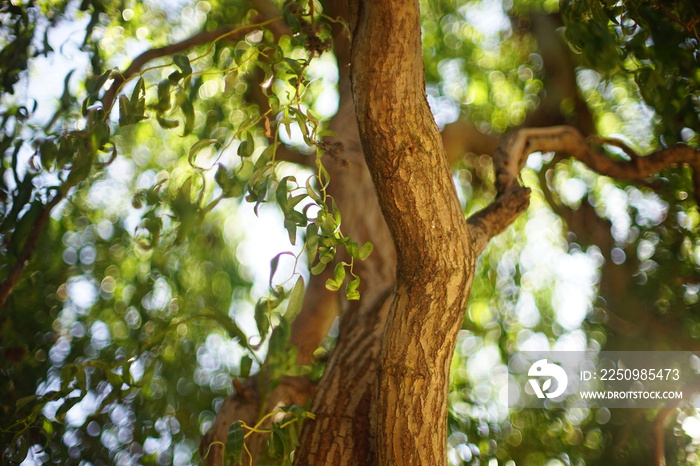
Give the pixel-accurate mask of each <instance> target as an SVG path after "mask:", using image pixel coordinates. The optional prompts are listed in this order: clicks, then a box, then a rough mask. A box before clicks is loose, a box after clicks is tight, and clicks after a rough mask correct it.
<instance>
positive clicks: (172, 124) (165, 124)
mask: <svg viewBox="0 0 700 466" xmlns="http://www.w3.org/2000/svg"><path fill="white" fill-rule="evenodd" d="M156 120H157V121H158V124H159V125H160V127H161V128H163V129H173V128H177V127H178V126H180V122H179V121H177V120H166V119H165V118H161V117H156Z"/></svg>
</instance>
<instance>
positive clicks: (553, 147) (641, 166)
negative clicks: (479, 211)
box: [494, 126, 700, 200]
mask: <svg viewBox="0 0 700 466" xmlns="http://www.w3.org/2000/svg"><path fill="white" fill-rule="evenodd" d="M598 140H599V141H600V142H601V143H603V144H610V142H609V141H608V140H605V139H598ZM615 146H617V147H620V144H619V143H616V144H615ZM627 151H628V152H629V151H631V150H630V149H629V148H628V149H627ZM533 152H560V153H565V154H568V155H569V156H571V157H574V158H576V159H578V160H579V161H581V162H583V163H585V164H586V165H587V166H588V167H589V168H590V169H592V170H593V171H596V172H598V173H599V174H601V175H605V176H609V177H611V178H618V179H629V180H643V179H645V178H646V177H648V176H649V175H652V174H654V173H658V172H659V171H661V170H663V169H665V168H669V167H671V166H674V165H679V164H687V165H690V166H691V167H693V168H694V167H695V166H696V165H698V163H699V161H700V150H698V149H694V148H692V147H688V146H684V145H677V146H673V147H667V148H664V149H661V150H658V151H655V152H652V153H651V154H649V155H647V156H645V157H640V156H636V154H634V155H635V156H633V157H632V159H631V160H629V161H617V160H613V159H611V158H609V157H607V156H606V155H604V154H601V153H600V152H597V151H595V150H593V149H592V148H591V147H590V146H589V145H588V140H587V139H586V138H584V137H583V136H582V135H581V133H580V132H579V131H578V130H577V129H576V128H574V127H572V126H553V127H551V128H524V129H520V130H518V131H516V132H515V133H513V134H512V135H511V136H510V137H509V138H508V140H507V141H506V142H505V144H502V145H501V147H500V148H499V150H498V151H497V153H496V154H494V164H495V169H496V189H497V190H498V191H499V192H505V191H506V190H508V189H509V188H510V187H512V186H516V185H517V177H518V174H519V173H520V169H522V167H523V166H524V165H525V162H526V160H527V157H528V155H530V154H531V153H533ZM695 184H696V186H695V193H696V199H698V200H700V191H699V188H700V186H699V185H698V183H695Z"/></svg>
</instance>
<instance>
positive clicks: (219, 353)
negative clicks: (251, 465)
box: [0, 0, 700, 465]
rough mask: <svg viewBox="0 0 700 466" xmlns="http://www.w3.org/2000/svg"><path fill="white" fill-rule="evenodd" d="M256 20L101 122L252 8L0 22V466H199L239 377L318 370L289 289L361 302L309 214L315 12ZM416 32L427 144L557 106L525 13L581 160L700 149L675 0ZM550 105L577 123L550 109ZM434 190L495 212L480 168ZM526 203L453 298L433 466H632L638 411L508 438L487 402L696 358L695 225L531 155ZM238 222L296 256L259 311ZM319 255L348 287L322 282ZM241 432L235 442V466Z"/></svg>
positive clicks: (287, 428)
mask: <svg viewBox="0 0 700 466" xmlns="http://www.w3.org/2000/svg"><path fill="white" fill-rule="evenodd" d="M273 3H275V4H276V5H277V6H278V7H280V8H282V10H281V11H282V15H283V18H284V21H285V23H286V25H287V26H288V27H290V28H291V33H290V34H288V35H280V36H275V34H274V33H273V32H272V31H271V30H269V29H268V28H267V27H266V26H267V25H266V24H261V25H259V26H258V27H257V28H255V30H254V31H252V32H249V33H248V34H246V35H237V34H233V33H232V34H230V35H229V36H224V35H222V36H220V37H219V38H218V39H216V40H215V41H210V42H207V43H203V44H200V45H197V46H195V47H193V48H191V49H187V50H184V51H181V52H178V53H176V54H172V55H166V56H163V57H159V58H157V59H156V60H153V61H151V62H149V63H148V65H147V66H146V68H144V69H143V71H142V72H140V73H138V74H136V75H134V76H130V77H129V78H130V79H129V80H128V81H127V82H126V83H125V84H124V85H123V86H122V87H121V88H120V89H119V92H118V94H117V97H116V99H115V100H114V102H113V105H112V106H111V108H104V102H103V100H102V99H104V98H105V95H106V92H107V91H108V89H109V88H110V87H111V86H112V85H113V83H114V82H115V81H114V77H115V75H114V74H113V72H114V70H117V69H119V70H122V71H123V70H125V69H126V67H127V66H128V64H129V63H130V62H131V60H132V59H133V58H134V57H135V56H137V55H138V53H139V52H141V51H143V50H147V49H150V48H158V47H163V46H165V45H168V44H174V43H177V42H179V41H181V40H183V39H185V38H187V37H190V36H192V35H194V34H197V33H198V32H200V31H213V30H217V29H218V28H219V27H222V26H227V25H248V24H254V23H255V21H256V19H255V18H256V16H255V14H254V12H253V9H252V7H251V5H249V4H247V3H246V2H241V1H238V0H211V1H198V2H178V4H177V5H172V6H171V5H160V4H157V3H156V2H152V1H136V0H121V1H116V2H111V1H110V2H104V1H101V0H92V1H91V0H83V1H82V2H77V1H76V2H71V1H67V2H66V1H54V0H44V1H39V0H35V1H17V2H3V3H2V6H0V18H1V19H2V23H3V26H4V27H3V29H2V31H0V44H2V51H0V78H1V79H0V81H1V82H2V96H1V97H0V151H1V153H2V164H1V165H0V201H2V206H1V207H0V239H1V240H2V241H1V247H0V256H1V258H0V264H1V265H0V281H5V280H7V279H8V277H9V276H10V274H11V273H12V270H13V267H16V265H15V264H17V262H18V260H19V259H21V258H22V257H23V256H22V254H23V252H29V253H30V258H31V260H30V261H29V262H28V265H27V268H26V269H25V270H24V271H23V273H22V278H21V280H20V281H19V282H18V283H17V286H16V288H15V289H14V292H13V293H12V295H11V296H10V298H9V300H8V301H7V303H6V304H5V306H4V307H2V309H0V351H1V352H2V356H3V357H1V358H0V387H1V388H0V393H1V394H2V397H0V445H3V450H2V455H3V456H2V458H3V461H7V462H10V461H21V460H22V459H23V458H24V457H25V456H27V454H29V455H30V457H31V458H33V459H34V461H35V462H49V461H50V462H58V461H61V462H65V463H67V464H74V463H75V464H79V463H80V462H81V461H89V462H90V463H92V464H113V463H117V464H132V463H137V462H138V463H143V464H169V463H176V464H186V463H188V462H191V461H197V460H199V452H198V449H197V445H198V442H199V436H200V435H201V434H202V433H203V432H205V431H206V430H207V429H208V427H209V426H210V425H211V422H212V420H213V418H214V416H215V412H216V410H217V408H218V407H219V406H220V404H221V402H222V400H223V399H224V397H225V396H227V395H228V394H229V393H231V392H232V390H233V387H232V380H233V379H234V378H236V379H243V378H247V377H251V376H252V377H256V376H257V375H258V374H260V367H261V366H262V365H263V364H266V365H267V372H266V376H265V377H260V383H261V384H263V385H267V387H268V388H270V387H272V386H273V385H274V384H275V383H277V382H278V381H279V379H280V378H281V377H282V376H284V375H286V374H299V373H308V372H309V371H310V370H311V369H310V368H309V367H299V366H296V365H295V364H294V361H295V357H294V350H293V348H289V346H288V345H287V342H286V339H287V337H288V334H289V325H290V323H291V321H292V320H293V318H294V316H295V315H296V313H298V311H299V308H300V305H301V300H302V298H303V291H304V288H303V287H304V278H303V275H301V274H300V273H299V272H300V271H301V268H302V266H303V264H309V265H310V268H311V272H312V273H316V274H318V273H320V272H321V271H322V270H323V269H324V268H325V267H326V266H327V265H328V264H332V266H333V267H334V269H333V277H332V278H330V279H329V280H328V281H327V287H328V288H330V289H343V290H344V292H345V296H346V297H347V298H348V299H357V298H359V294H358V292H357V290H358V287H359V277H357V276H356V275H354V273H353V263H354V260H361V259H364V258H366V257H367V255H368V254H370V253H371V249H372V246H371V244H370V243H367V244H365V245H360V244H357V243H355V242H353V241H352V240H351V239H350V238H348V237H346V236H344V235H343V234H342V232H341V230H340V224H341V220H342V218H341V215H342V213H341V212H338V210H337V208H336V207H335V204H334V202H333V200H332V198H330V196H328V195H327V193H326V190H325V188H326V187H327V185H328V183H329V182H330V180H329V179H328V173H327V172H326V171H325V169H324V167H323V161H324V160H325V159H324V150H325V149H327V147H328V146H327V145H325V144H324V143H323V142H322V138H323V137H324V136H327V135H329V133H328V132H327V131H326V130H325V127H326V125H327V122H328V119H329V118H330V117H332V113H333V110H332V109H331V110H329V108H328V107H329V106H330V107H332V105H329V104H328V93H329V89H330V91H333V90H334V89H333V87H334V85H335V83H334V81H333V78H332V75H333V74H334V73H337V71H336V70H337V65H336V64H335V63H334V61H333V60H332V59H330V60H329V59H328V57H329V56H330V55H332V51H331V50H327V49H328V47H329V38H330V34H329V18H327V17H325V16H324V15H323V13H322V9H321V5H319V4H318V3H313V4H309V3H308V2H301V3H300V4H297V3H293V2H286V3H285V4H284V5H281V4H279V2H273ZM312 6H313V13H312V9H311V8H310V7H312ZM421 7H422V11H423V21H422V27H423V40H424V53H425V62H426V78H427V88H428V94H429V97H430V99H431V104H432V106H433V109H434V113H435V114H436V118H437V120H438V122H439V123H440V124H441V125H443V124H445V123H449V122H450V121H453V120H455V119H456V118H457V117H458V116H460V117H461V118H464V119H468V120H470V121H471V122H472V123H473V124H474V125H475V126H476V127H477V128H478V129H479V130H480V131H482V132H484V133H491V134H500V133H503V132H506V131H508V130H510V129H512V128H514V127H516V126H518V125H520V124H522V123H523V122H525V121H526V120H527V118H528V116H530V115H532V114H533V113H534V112H536V111H537V109H538V108H539V107H540V106H541V104H542V103H543V102H544V101H545V99H547V98H552V94H553V93H552V91H551V88H548V87H547V86H549V85H550V83H551V82H552V81H553V80H556V79H557V76H551V75H549V76H548V75H547V70H548V68H547V66H546V65H547V64H546V63H544V56H545V54H544V53H543V52H542V50H541V48H542V46H543V44H541V43H538V41H537V39H536V34H534V31H533V30H532V28H533V26H532V24H533V23H532V22H531V21H530V19H531V15H535V14H539V15H552V16H554V17H557V18H560V19H561V20H563V22H564V29H563V31H564V34H563V35H564V37H566V39H567V40H568V43H569V44H570V47H571V50H572V53H573V54H574V58H575V60H576V62H575V63H576V68H575V70H574V74H575V80H576V84H577V89H578V92H579V96H580V97H581V99H583V101H585V103H586V105H587V108H588V110H589V111H590V112H591V114H592V117H593V119H594V123H595V127H596V129H597V131H598V132H599V134H600V135H602V136H606V137H618V138H622V139H625V140H626V141H629V145H630V146H631V147H633V148H635V149H637V150H639V151H640V152H645V151H649V150H653V149H656V148H659V147H663V146H665V145H670V144H675V143H676V142H684V143H686V144H689V145H692V146H695V147H697V145H698V144H699V143H700V141H699V140H698V131H700V122H699V120H698V115H699V114H700V112H699V110H700V109H699V105H700V100H699V99H700V96H699V84H698V83H699V80H700V73H699V71H698V70H700V67H699V66H698V63H699V61H700V53H699V49H698V47H699V46H698V40H699V38H698V27H699V25H700V12H699V10H698V6H697V3H696V2H693V1H690V0H687V1H676V2H660V1H659V2H645V1H633V0H628V1H623V2H608V1H597V0H581V1H564V2H562V4H561V12H560V11H559V8H560V7H559V5H558V3H557V2H555V1H550V0H518V1H513V2H504V3H501V2H498V1H466V2H455V1H453V0H441V1H431V2H421ZM76 27H77V29H78V30H79V33H78V32H75V28H76ZM553 40H554V39H553ZM51 60H54V61H51ZM52 65H59V66H57V67H56V68H57V69H60V70H63V74H62V75H60V76H58V75H57V74H56V73H55V72H54V71H51V68H50V67H51V66H52ZM73 68H74V69H73ZM84 70H87V71H84ZM49 74H50V76H47V75H49ZM44 87H48V88H51V91H52V92H53V93H52V94H51V95H50V97H46V94H45V93H42V88H44ZM331 94H332V92H331ZM556 107H557V108H558V109H560V110H561V112H562V113H564V114H565V117H566V118H572V117H573V116H574V115H572V114H573V112H574V111H573V108H574V107H572V105H571V101H562V102H558V103H557V106H556ZM283 146H284V147H285V148H292V149H294V150H299V151H300V152H304V153H306V154H309V155H306V157H309V158H310V160H311V161H310V163H309V164H308V165H310V166H312V167H314V171H313V173H311V175H309V173H310V172H309V171H304V170H300V169H292V168H290V165H289V164H280V163H279V162H278V157H277V153H278V149H279V148H280V147H283ZM611 156H618V157H619V156H621V155H620V154H611ZM455 168H456V171H455V181H456V184H457V187H458V191H459V195H460V198H461V199H462V201H463V203H464V209H465V212H473V211H475V210H477V209H479V208H482V207H484V206H485V205H486V204H487V203H488V202H489V200H490V199H491V198H492V196H493V192H494V190H493V175H492V172H493V169H492V166H491V161H490V158H489V157H488V156H486V155H481V154H477V155H475V154H468V155H466V156H465V157H464V159H463V160H461V161H460V162H459V166H457V167H455ZM307 178H308V181H307ZM523 181H524V183H525V184H526V185H527V186H530V187H531V188H533V199H532V207H531V208H530V210H529V211H528V213H527V214H525V215H523V216H522V217H521V218H520V219H519V220H518V221H517V222H516V223H515V225H514V226H513V227H512V228H510V229H509V230H508V231H507V232H505V233H504V234H502V235H500V236H499V237H497V238H495V239H494V240H493V241H492V243H491V244H490V246H489V248H488V250H487V251H486V252H485V253H484V254H483V256H482V259H481V261H480V263H479V268H478V270H477V274H476V276H475V279H474V286H473V290H472V297H471V301H470V304H469V307H468V309H467V314H466V318H465V321H464V328H463V330H462V332H461V334H460V338H459V342H458V347H457V352H456V355H455V358H454V360H453V371H452V374H453V377H452V383H451V389H450V394H449V400H450V417H449V426H450V432H451V434H450V437H449V440H448V441H449V445H450V450H449V455H450V461H451V463H453V464H484V463H486V462H487V461H489V460H490V459H497V460H498V461H499V462H501V463H506V462H507V461H510V460H512V461H515V463H516V464H524V465H530V464H532V465H541V464H549V465H554V464H613V463H615V464H645V463H647V462H648V458H650V455H651V449H652V448H653V441H652V440H651V439H652V437H651V436H652V433H653V426H654V422H655V419H656V416H657V415H658V413H657V412H655V411H652V410H648V411H638V410H607V409H584V408H572V409H566V410H565V409H554V410H522V411H514V412H508V410H507V408H506V407H505V405H504V402H503V399H502V389H503V387H504V386H505V382H506V381H507V377H508V374H507V366H506V364H507V360H508V356H509V355H510V354H511V353H512V352H514V351H518V350H523V349H579V350H585V349H588V350H592V351H598V350H638V349H655V350H694V349H696V348H697V347H698V339H699V338H700V317H699V315H698V311H699V310H700V309H698V302H699V301H700V296H699V294H698V293H700V281H699V280H698V262H699V261H700V257H699V255H700V253H699V252H698V251H700V242H699V238H698V234H697V231H698V230H697V227H698V223H700V213H699V212H698V207H697V205H695V203H694V201H692V199H691V198H692V196H689V193H692V185H691V183H692V181H691V177H690V173H689V171H688V169H687V168H677V169H669V170H666V171H664V172H663V173H660V174H658V175H655V176H654V177H652V178H651V179H650V180H648V182H647V183H645V184H636V185H632V184H629V183H626V182H625V181H624V180H610V179H607V178H603V177H600V176H597V175H595V174H593V173H591V172H590V171H589V170H587V169H586V168H585V167H583V166H581V164H579V163H576V162H571V161H568V160H564V159H561V158H560V157H558V156H552V155H551V154H549V155H547V154H544V155H541V156H540V155H534V156H533V157H532V160H531V162H530V163H529V165H528V168H527V169H526V171H525V172H524V173H523ZM246 203H248V204H250V205H252V206H253V208H254V210H255V212H256V213H257V212H259V211H261V209H266V206H267V205H269V204H274V205H276V206H277V207H276V208H277V209H278V211H279V212H280V213H281V225H280V228H284V229H285V231H286V235H287V236H288V238H289V242H290V243H291V245H292V246H290V245H281V246H280V247H278V248H277V250H284V249H289V251H285V252H282V253H280V254H278V255H276V256H274V257H273V259H272V261H271V263H270V276H269V280H266V281H268V284H269V292H268V293H267V294H265V295H263V296H261V295H260V293H258V292H256V291H255V289H254V288H253V287H252V285H253V283H252V282H253V281H254V280H256V279H257V280H258V281H259V280H260V277H256V276H254V274H253V273H252V272H251V270H249V268H248V267H247V266H246V264H242V263H240V262H239V258H240V257H241V254H240V250H239V248H242V247H243V246H241V242H242V241H243V240H244V239H245V235H246V232H247V231H249V230H250V225H247V224H245V222H246V221H247V220H246V219H247V216H246V214H245V204H246ZM41 219H43V220H41ZM41 221H43V222H44V224H45V227H44V228H43V230H37V225H39V224H40V222H41ZM37 232H40V233H41V235H40V237H38V241H36V245H35V246H32V241H33V240H32V239H31V238H32V235H33V233H37ZM296 243H299V244H296ZM339 250H340V251H345V252H347V254H344V255H343V256H344V257H348V258H349V259H347V260H346V262H339V263H335V262H334V259H335V257H336V255H337V251H339ZM287 260H291V261H292V262H294V265H295V266H296V269H295V271H293V272H292V274H291V276H289V274H288V272H286V271H284V270H283V269H284V266H283V265H284V264H283V263H284V262H285V261H287ZM676 414H677V415H676V416H675V417H673V419H672V421H671V424H670V426H669V427H668V428H667V429H666V430H665V432H666V434H665V436H666V457H667V461H668V464H692V463H694V462H697V461H699V460H698V452H697V445H698V444H699V443H700V432H699V431H698V429H697V428H696V429H695V430H692V429H690V428H688V429H686V428H685V426H692V425H693V422H695V423H697V422H698V415H697V413H696V412H695V411H694V410H690V409H687V408H685V407H683V408H681V409H679V410H678V412H677V413H676ZM309 415H310V413H307V412H306V411H304V410H303V409H301V408H298V407H293V408H290V409H289V412H288V413H287V415H286V417H285V418H284V420H283V421H281V422H280V423H276V424H274V425H273V428H272V432H271V435H270V436H269V438H270V442H269V445H268V447H269V448H268V450H269V453H270V457H271V458H274V459H275V460H276V461H278V462H280V463H283V462H284V461H289V458H290V454H291V451H292V450H293V448H294V446H295V444H296V442H297V441H298V440H297V433H298V427H299V425H300V422H301V421H302V420H303V419H304V418H305V417H306V416H309ZM255 430H256V427H255V426H244V425H241V424H236V425H234V426H233V427H232V429H231V431H230V435H229V448H228V450H227V454H229V455H230V459H231V460H232V461H234V460H235V459H237V458H239V457H240V456H239V455H240V454H241V450H242V448H243V445H244V442H243V439H245V438H246V437H248V436H250V435H255V434H256V432H255ZM258 430H259V429H258Z"/></svg>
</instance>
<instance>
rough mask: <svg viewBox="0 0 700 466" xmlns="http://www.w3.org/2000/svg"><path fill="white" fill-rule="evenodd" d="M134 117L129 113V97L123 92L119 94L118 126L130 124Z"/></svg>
mask: <svg viewBox="0 0 700 466" xmlns="http://www.w3.org/2000/svg"><path fill="white" fill-rule="evenodd" d="M133 123H134V118H133V116H132V115H131V104H130V102H129V98H128V97H127V96H125V95H124V94H122V95H120V96H119V126H126V125H131V124H133Z"/></svg>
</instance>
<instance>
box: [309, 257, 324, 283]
mask: <svg viewBox="0 0 700 466" xmlns="http://www.w3.org/2000/svg"><path fill="white" fill-rule="evenodd" d="M326 265H328V263H327V262H320V261H319V262H318V264H316V265H314V266H313V267H311V275H318V274H320V273H321V272H323V271H324V270H325V269H326ZM327 285H328V284H327V283H326V286H327Z"/></svg>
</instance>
